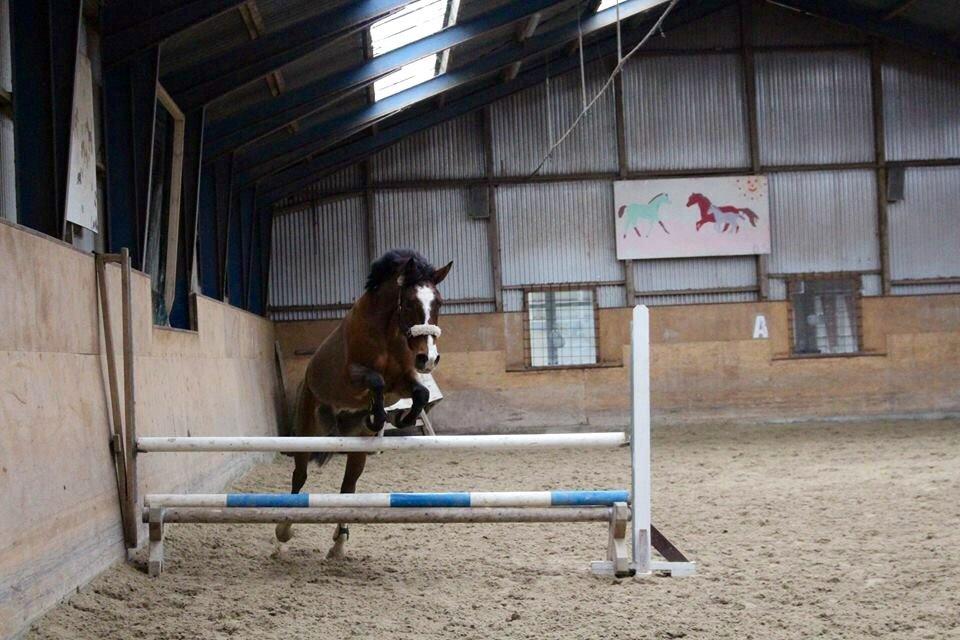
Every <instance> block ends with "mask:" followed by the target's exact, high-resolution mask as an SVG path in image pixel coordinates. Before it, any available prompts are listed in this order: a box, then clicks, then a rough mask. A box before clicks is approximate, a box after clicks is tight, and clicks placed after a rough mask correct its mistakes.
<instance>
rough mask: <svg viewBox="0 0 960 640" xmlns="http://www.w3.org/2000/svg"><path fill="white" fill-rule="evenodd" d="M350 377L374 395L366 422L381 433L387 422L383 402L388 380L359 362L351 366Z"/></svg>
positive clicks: (370, 427) (372, 429) (371, 428)
mask: <svg viewBox="0 0 960 640" xmlns="http://www.w3.org/2000/svg"><path fill="white" fill-rule="evenodd" d="M350 377H351V379H352V380H353V382H354V384H359V385H361V386H363V387H364V388H366V389H367V390H368V391H370V393H371V395H372V396H373V402H372V403H371V407H370V415H368V416H367V420H366V421H365V422H364V424H366V425H367V429H369V430H370V431H372V432H373V433H380V431H381V430H382V429H383V425H384V424H385V423H386V422H387V411H386V408H385V407H384V403H383V390H384V388H385V387H386V381H385V380H384V379H383V376H382V375H380V374H379V373H377V372H376V371H374V370H373V369H370V368H368V367H363V366H360V365H357V364H355V365H352V366H351V367H350Z"/></svg>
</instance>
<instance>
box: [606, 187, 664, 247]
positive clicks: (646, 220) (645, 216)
mask: <svg viewBox="0 0 960 640" xmlns="http://www.w3.org/2000/svg"><path fill="white" fill-rule="evenodd" d="M665 204H670V198H668V197H667V194H665V193H658V194H657V195H655V196H653V197H652V198H650V202H648V203H647V204H636V203H633V204H625V205H623V206H622V207H620V208H619V209H618V210H617V217H618V218H623V219H624V220H623V237H624V238H626V237H627V233H628V232H629V230H630V229H633V232H634V233H636V234H637V237H638V238H644V237H646V238H649V237H650V232H651V231H652V230H653V225H655V224H658V225H660V227H662V228H663V230H664V231H665V232H666V233H668V234H669V233H670V231H669V230H668V229H667V227H666V225H665V224H663V220H661V219H660V207H662V206H663V205H665ZM641 224H643V225H644V226H645V227H646V234H641V233H640V225H641Z"/></svg>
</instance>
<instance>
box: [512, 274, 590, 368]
mask: <svg viewBox="0 0 960 640" xmlns="http://www.w3.org/2000/svg"><path fill="white" fill-rule="evenodd" d="M523 322H524V352H525V355H526V364H527V366H528V367H533V368H541V367H576V366H585V365H595V364H597V362H598V358H597V352H598V349H597V343H598V339H597V333H598V326H599V325H598V322H597V296H596V291H595V290H594V289H592V288H576V286H574V287H561V286H556V287H538V288H536V289H526V290H525V291H524V314H523Z"/></svg>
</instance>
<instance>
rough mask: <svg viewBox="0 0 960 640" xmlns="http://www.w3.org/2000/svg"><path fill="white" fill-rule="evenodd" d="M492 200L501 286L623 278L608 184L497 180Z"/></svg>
mask: <svg viewBox="0 0 960 640" xmlns="http://www.w3.org/2000/svg"><path fill="white" fill-rule="evenodd" d="M496 205H497V215H498V217H499V229H500V253H501V262H502V271H503V283H504V284H505V285H514V284H547V283H559V282H594V281H610V280H623V267H622V266H621V265H620V263H619V262H618V261H617V258H616V248H615V246H614V222H613V186H612V185H611V183H609V182H602V181H590V182H559V183H537V184H518V185H501V186H500V187H498V188H497V190H496Z"/></svg>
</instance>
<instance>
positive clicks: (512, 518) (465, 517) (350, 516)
mask: <svg viewBox="0 0 960 640" xmlns="http://www.w3.org/2000/svg"><path fill="white" fill-rule="evenodd" d="M162 512H163V513H162V520H163V522H164V523H174V522H181V523H184V522H191V523H201V522H230V523H273V522H301V523H307V524H334V523H343V524H347V523H354V522H356V523H373V524H390V523H429V522H440V523H448V522H608V521H609V520H610V516H611V513H612V507H567V508H564V509H557V508H553V507H536V508H516V507H495V508H469V507H454V508H443V507H441V508H413V509H391V508H385V507H379V508H378V507H330V508H321V509H296V508H271V507H267V508H255V507H251V508H239V509H217V508H213V507H171V508H169V509H166V508H164V509H163V510H162ZM149 513H150V510H149V509H144V510H143V521H144V522H149V521H150V518H149Z"/></svg>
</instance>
